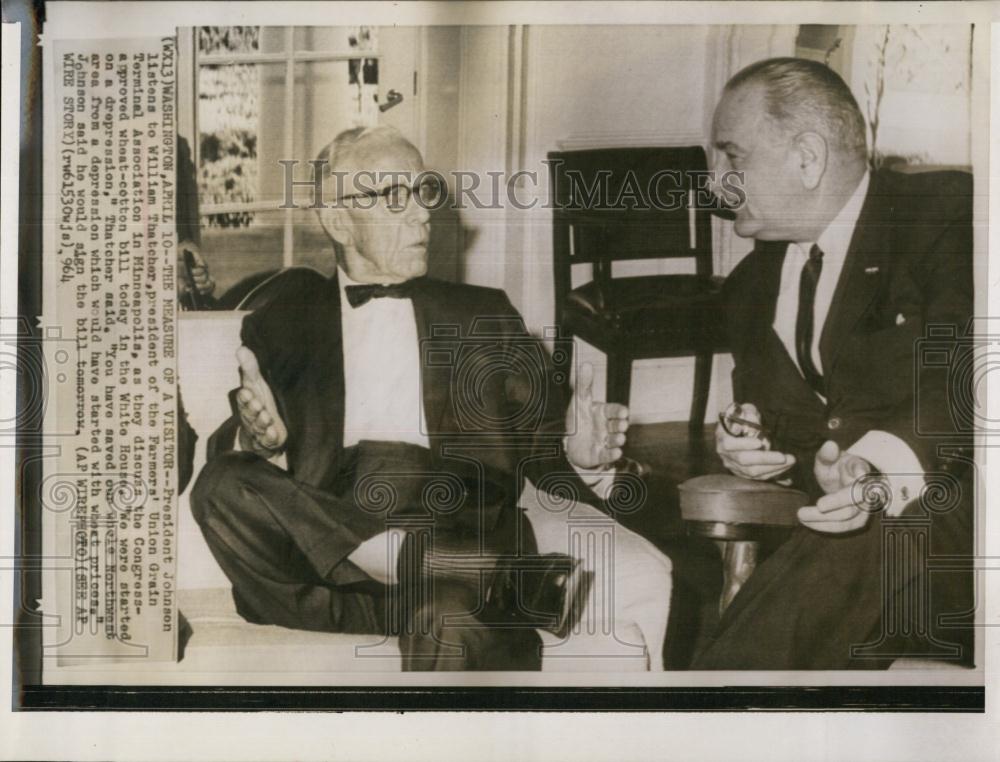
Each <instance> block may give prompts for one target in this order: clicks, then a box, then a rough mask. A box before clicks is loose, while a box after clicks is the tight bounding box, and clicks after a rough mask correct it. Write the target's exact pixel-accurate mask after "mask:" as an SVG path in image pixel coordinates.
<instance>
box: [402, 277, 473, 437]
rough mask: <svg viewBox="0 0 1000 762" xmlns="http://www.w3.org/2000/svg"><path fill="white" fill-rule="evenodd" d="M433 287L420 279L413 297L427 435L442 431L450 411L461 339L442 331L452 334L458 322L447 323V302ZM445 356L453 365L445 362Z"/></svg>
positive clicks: (414, 289) (430, 283)
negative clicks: (436, 298)
mask: <svg viewBox="0 0 1000 762" xmlns="http://www.w3.org/2000/svg"><path fill="white" fill-rule="evenodd" d="M432 288H433V283H432V282H430V281H428V280H427V279H426V278H421V279H420V280H418V281H417V282H416V284H415V285H414V288H413V294H412V296H411V301H412V302H413V313H414V317H415V318H416V321H417V337H418V340H419V341H420V384H421V391H422V394H423V403H424V416H425V419H426V425H427V434H428V436H430V435H432V434H437V433H438V432H439V431H441V423H442V418H443V417H444V414H445V411H446V410H447V409H448V402H449V396H450V389H451V377H452V371H453V367H454V362H455V361H457V359H458V358H457V354H458V342H457V338H458V337H454V338H452V337H451V336H450V333H446V334H442V330H444V331H446V332H450V331H451V329H452V328H454V327H455V326H453V325H451V323H455V322H456V321H448V320H447V316H446V313H443V312H442V305H443V304H445V303H446V302H445V301H444V300H435V299H434V297H433V294H432V293H430V292H431V290H432ZM436 329H437V330H436ZM457 330H461V328H458V329H457ZM439 350H440V351H439ZM446 356H448V357H450V358H451V359H452V362H448V361H446V360H445V357H446Z"/></svg>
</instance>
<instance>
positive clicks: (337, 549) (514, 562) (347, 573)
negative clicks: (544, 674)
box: [192, 128, 670, 670]
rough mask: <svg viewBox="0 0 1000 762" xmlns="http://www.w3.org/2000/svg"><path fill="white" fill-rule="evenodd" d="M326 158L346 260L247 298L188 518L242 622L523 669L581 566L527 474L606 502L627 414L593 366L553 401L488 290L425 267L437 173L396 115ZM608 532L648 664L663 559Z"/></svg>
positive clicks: (548, 370) (539, 354) (657, 633)
mask: <svg viewBox="0 0 1000 762" xmlns="http://www.w3.org/2000/svg"><path fill="white" fill-rule="evenodd" d="M321 158H322V159H325V160H326V166H325V171H326V179H327V181H328V182H327V183H326V188H325V194H324V195H325V196H326V198H325V200H326V201H327V207H328V208H325V209H322V210H321V211H320V220H321V222H322V224H323V226H324V228H325V229H326V231H327V232H328V233H329V235H330V237H331V239H332V241H333V242H334V245H335V250H336V254H337V262H338V273H337V275H336V276H334V277H332V278H329V279H327V278H325V277H323V276H321V275H319V274H318V273H316V272H314V271H311V270H306V269H301V268H299V269H293V270H290V271H286V272H284V273H281V274H279V275H278V276H276V277H275V278H272V279H271V280H270V281H268V282H267V283H265V284H263V285H262V286H261V287H259V288H258V289H257V291H256V292H255V293H254V294H252V295H251V296H250V298H249V302H250V304H251V305H253V306H254V307H255V309H254V312H253V313H252V314H251V315H250V316H248V317H247V318H246V319H245V320H244V323H243V330H242V334H241V336H242V340H243V344H244V346H243V347H242V348H241V349H240V352H239V360H240V366H241V373H242V387H241V389H240V390H239V391H238V393H237V394H236V395H235V403H236V406H237V412H236V414H235V415H234V416H233V418H232V419H230V421H229V422H228V423H227V424H225V425H223V427H222V428H221V429H220V430H219V431H218V432H217V433H216V434H215V435H214V436H213V438H212V441H211V442H210V443H209V448H208V449H209V462H208V463H207V465H206V467H205V469H204V470H203V471H202V473H201V475H200V476H199V478H198V481H197V483H196V485H195V489H194V491H193V494H192V508H193V511H194V513H195V516H196V518H197V520H198V522H199V524H200V525H201V527H202V530H203V532H204V534H205V537H206V539H207V541H208V543H209V545H210V547H211V548H212V550H213V553H214V554H215V556H216V558H217V560H218V561H219V563H220V565H221V566H222V568H223V570H224V571H225V572H226V573H227V575H228V576H229V578H230V579H231V581H232V582H233V588H234V590H233V594H234V598H235V600H236V603H237V607H238V610H239V611H240V613H241V614H243V616H245V617H246V618H247V619H249V620H250V621H255V622H262V623H272V624H280V625H284V626H287V627H297V628H305V629H315V630H328V631H333V632H359V633H385V634H391V635H399V636H400V647H401V650H402V652H403V664H404V668H406V669H489V670H498V669H537V668H538V667H539V665H540V641H539V638H538V635H537V633H536V631H535V628H536V627H538V628H542V629H548V630H550V631H552V632H555V633H558V634H560V635H564V634H566V633H567V632H568V630H569V628H570V627H571V626H572V624H573V621H574V619H575V617H576V616H578V615H579V613H580V608H581V606H582V598H583V597H585V595H586V592H587V586H588V584H589V581H590V576H591V571H589V570H587V569H584V568H583V566H582V565H581V563H580V560H579V559H578V558H574V557H572V556H571V555H569V554H567V553H566V552H565V551H566V550H568V547H567V546H568V542H567V525H566V514H565V511H563V512H562V516H561V517H559V516H558V515H557V512H555V511H553V513H552V514H551V515H548V516H547V515H537V514H536V516H535V517H534V518H533V519H532V521H529V520H528V519H527V517H526V515H525V513H524V511H522V510H521V509H520V508H519V507H518V498H519V497H520V494H521V489H522V486H523V480H524V477H525V476H527V477H528V478H529V479H531V480H532V481H533V482H534V484H535V485H536V486H542V487H544V486H551V487H554V488H557V491H558V489H559V488H561V490H562V492H563V494H565V493H566V492H567V491H569V492H571V493H573V494H574V495H575V496H576V497H577V498H579V500H580V501H588V500H589V501H590V502H593V503H595V504H598V505H602V506H603V502H602V499H601V498H602V497H603V496H604V495H606V494H607V489H609V488H612V487H613V486H614V485H613V480H614V479H615V472H614V468H613V465H612V464H613V463H614V462H615V461H617V460H618V459H620V458H621V455H622V451H621V447H622V445H623V444H624V442H625V432H626V430H627V428H628V411H627V409H626V408H624V407H623V406H621V405H611V404H605V403H600V402H594V401H593V400H592V398H591V392H590V385H591V383H592V369H589V368H588V369H586V370H583V371H582V373H581V377H580V378H579V379H578V384H577V393H576V398H575V400H574V401H573V404H572V405H571V406H570V407H569V411H568V412H567V406H566V400H565V398H564V397H563V395H562V394H561V393H560V388H561V384H560V383H559V380H560V379H557V378H556V377H555V376H556V374H555V371H554V369H553V368H552V366H551V364H550V362H549V359H548V357H547V355H546V354H545V352H544V350H543V349H542V347H541V346H540V345H539V344H538V342H537V341H535V340H534V339H533V338H532V337H531V336H530V335H529V334H528V333H527V331H526V330H525V327H524V324H523V321H522V320H521V318H520V315H519V314H518V313H517V311H516V310H515V309H514V307H513V306H512V305H511V304H510V301H509V300H508V299H507V297H506V295H505V294H504V293H503V292H502V291H498V290H495V289H488V288H481V287H475V286H468V285H461V284H454V283H445V282H441V281H435V280H432V279H429V278H426V277H424V276H425V273H426V269H427V241H428V236H429V213H428V207H429V206H433V205H434V204H435V203H437V202H438V200H439V194H440V188H439V187H437V185H436V183H435V180H434V178H433V177H430V176H428V175H427V174H426V173H425V172H424V168H423V163H422V160H421V157H420V154H419V152H418V151H417V150H416V149H415V148H414V147H413V146H412V145H410V144H409V143H408V142H406V141H405V140H404V139H403V138H402V137H401V136H400V135H399V133H398V132H396V131H395V130H392V129H390V128H372V129H355V130H349V131H347V132H345V133H342V134H341V135H340V136H338V137H337V139H336V140H335V141H334V142H333V143H332V144H331V146H330V147H328V149H327V150H326V151H325V152H324V154H323V155H322V156H321ZM331 196H335V198H333V199H332V200H331ZM546 480H548V482H547V481H546ZM592 488H593V490H596V491H598V492H600V493H601V496H598V494H595V491H592ZM573 510H574V513H576V512H577V511H578V510H580V511H584V512H587V511H589V512H593V513H597V511H596V509H594V508H592V507H590V506H587V505H585V504H584V503H583V502H580V503H579V504H578V505H577V507H575V508H574V509H573ZM577 515H579V514H577ZM598 515H601V514H598ZM553 522H555V523H556V524H557V525H558V526H557V527H556V531H555V532H553V528H552V527H551V526H546V525H551V524H552V523H553ZM560 522H561V523H560ZM553 535H556V536H561V538H562V542H563V545H562V548H558V547H554V546H553V544H552V542H551V540H549V541H547V542H546V541H543V540H545V539H546V538H551V537H552V536H553ZM618 539H621V544H620V545H619V550H620V551H621V555H622V556H623V557H624V559H625V560H626V561H625V562H626V565H627V566H628V565H629V561H630V567H629V568H631V570H632V571H631V576H632V579H631V580H628V579H620V580H618V582H619V583H620V584H619V585H618V586H617V587H616V592H617V596H616V603H615V609H616V611H622V610H623V607H624V610H625V611H627V610H628V607H629V606H631V607H632V612H631V613H632V614H633V618H634V620H635V621H636V622H637V623H639V624H640V627H643V634H644V636H645V637H646V640H647V647H648V649H649V660H650V663H651V665H653V666H656V665H657V664H658V662H659V658H660V654H661V652H662V647H663V638H664V637H665V631H666V617H667V608H668V606H669V593H670V590H669V588H670V578H669V571H670V567H669V562H668V561H667V560H666V558H665V557H663V556H662V555H660V554H659V553H658V552H657V551H656V550H655V549H654V548H653V547H652V546H651V545H649V544H648V543H644V542H643V541H641V540H640V538H638V537H637V536H634V535H632V534H631V533H629V532H628V530H625V529H624V528H621V532H619V533H617V534H616V542H617V540H618ZM637 582H639V583H640V584H636V583H637ZM628 585H632V586H634V589H629V588H628ZM618 599H620V601H619V600H618ZM643 623H644V624H643Z"/></svg>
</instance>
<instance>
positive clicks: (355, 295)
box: [344, 280, 413, 307]
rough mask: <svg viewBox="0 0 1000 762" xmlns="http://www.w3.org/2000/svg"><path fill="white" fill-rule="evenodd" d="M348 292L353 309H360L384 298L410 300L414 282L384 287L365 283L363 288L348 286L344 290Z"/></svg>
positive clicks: (348, 298) (409, 281) (348, 299)
mask: <svg viewBox="0 0 1000 762" xmlns="http://www.w3.org/2000/svg"><path fill="white" fill-rule="evenodd" d="M344 291H346V292H347V301H348V302H349V303H350V305H351V306H352V307H360V306H361V305H362V304H365V303H367V302H369V301H371V300H372V299H381V298H382V297H389V298H392V299H409V298H410V296H411V295H412V293H413V281H411V280H408V281H406V282H405V283H392V284H390V285H388V286H382V285H379V284H377V283H365V284H363V285H361V286H347V287H345V288H344Z"/></svg>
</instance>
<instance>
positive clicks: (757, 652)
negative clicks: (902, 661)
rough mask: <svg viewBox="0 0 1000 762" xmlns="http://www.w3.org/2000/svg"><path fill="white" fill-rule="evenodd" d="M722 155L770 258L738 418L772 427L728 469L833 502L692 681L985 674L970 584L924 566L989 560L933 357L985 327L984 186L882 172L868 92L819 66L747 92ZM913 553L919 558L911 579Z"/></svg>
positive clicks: (759, 79) (726, 439) (740, 321)
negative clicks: (773, 675) (724, 676)
mask: <svg viewBox="0 0 1000 762" xmlns="http://www.w3.org/2000/svg"><path fill="white" fill-rule="evenodd" d="M713 142H714V145H715V147H716V149H717V151H718V153H719V158H718V164H717V166H716V167H715V168H716V169H717V170H718V171H727V170H735V171H737V172H740V173H742V175H743V186H742V187H743V191H744V193H745V203H743V204H742V206H741V207H740V208H739V209H738V210H737V211H736V220H735V230H736V233H737V234H738V235H740V236H743V237H752V238H754V239H756V246H755V248H754V250H753V252H751V254H749V255H748V256H747V257H746V258H745V259H744V260H743V261H742V262H740V264H739V265H738V266H737V267H736V269H735V270H734V271H733V273H732V274H731V275H730V276H729V278H728V280H727V283H726V288H725V297H726V302H727V309H728V329H729V336H730V342H731V343H730V346H731V347H732V352H733V357H734V360H735V369H734V371H733V392H734V399H735V400H736V401H737V402H739V403H742V404H743V412H744V416H745V417H750V418H752V419H754V420H756V421H758V422H759V423H761V424H762V425H763V431H762V432H761V434H760V435H759V436H739V437H737V436H732V435H731V434H730V433H728V432H727V431H726V430H725V428H724V427H723V426H722V425H720V426H719V428H718V429H717V433H716V444H717V451H718V453H719V455H720V456H721V458H722V460H723V462H724V463H725V465H726V466H727V468H729V470H730V471H732V472H733V473H735V474H737V475H740V476H744V477H747V478H751V479H765V480H776V481H779V482H780V483H783V484H792V485H794V486H796V487H799V488H801V489H803V490H805V491H806V492H808V493H809V495H810V496H811V498H812V499H813V500H814V501H815V503H814V504H813V505H810V506H807V507H805V508H802V509H801V510H800V511H799V521H800V526H799V527H798V528H797V529H795V530H794V531H793V533H792V535H791V537H790V538H789V539H788V540H787V541H785V542H784V543H783V544H782V545H781V546H780V547H779V548H778V549H777V550H776V551H775V552H774V554H773V555H772V556H771V557H770V558H768V559H767V560H766V561H765V562H764V563H762V564H761V565H760V566H759V567H758V568H757V570H756V571H755V572H754V574H753V575H752V576H751V577H750V578H749V580H748V581H747V582H746V584H745V585H744V586H743V587H742V589H741V590H740V592H739V593H738V594H737V596H736V598H735V599H734V600H733V602H732V603H731V605H730V606H729V607H728V609H727V610H726V611H725V612H724V614H723V617H722V620H721V622H720V624H719V628H718V631H717V633H716V635H715V637H714V639H713V640H712V641H711V642H710V643H709V644H708V645H707V647H705V648H704V649H703V650H702V652H701V653H700V655H699V656H698V657H697V658H696V660H695V663H694V665H693V666H694V668H696V669H699V668H700V669H726V668H728V669H739V668H743V669H841V668H848V667H851V668H865V667H873V668H877V667H885V666H887V665H888V664H889V663H891V661H892V659H893V658H895V657H898V656H900V655H904V654H913V655H922V656H937V657H944V658H952V659H959V660H962V661H968V659H969V658H970V656H971V629H970V627H969V621H968V619H969V616H971V614H970V609H971V602H970V589H971V587H970V585H971V579H970V577H969V576H968V575H967V574H966V573H964V572H951V573H948V572H937V571H935V572H934V573H930V572H928V571H927V566H928V564H927V558H926V557H925V556H926V555H927V554H929V555H930V556H943V555H950V556H953V557H958V556H961V555H964V556H965V557H966V558H968V556H969V555H970V554H971V545H972V544H971V506H972V479H971V473H970V472H971V469H967V468H965V466H966V465H967V457H968V455H967V451H965V450H962V446H964V445H968V441H967V440H966V439H965V438H963V437H962V436H960V435H959V432H958V431H957V430H956V427H955V425H954V424H953V423H952V421H951V418H950V415H949V398H948V396H949V393H952V394H954V393H956V390H955V389H952V390H951V391H950V392H949V389H948V385H947V379H946V378H945V377H944V375H943V374H940V373H938V374H936V375H935V374H934V373H933V369H929V368H922V367H921V364H920V363H919V362H918V361H917V360H918V356H917V350H918V346H919V344H918V340H919V339H921V338H922V337H924V336H925V333H926V330H927V328H928V326H939V327H940V326H943V327H947V328H950V329H952V330H954V331H956V335H958V336H961V335H962V332H963V331H964V330H965V329H966V326H967V324H968V322H969V319H970V317H971V314H972V256H971V255H972V227H971V218H972V214H971V193H972V187H971V185H972V184H971V178H970V177H969V176H968V175H966V174H964V173H958V172H937V173H927V174H911V175H903V174H897V173H893V172H887V171H877V172H869V170H868V162H867V147H866V140H865V125H864V121H863V119H862V116H861V113H860V110H859V109H858V106H857V103H856V102H855V100H854V98H853V96H852V95H851V92H850V90H849V88H848V87H847V85H846V84H845V83H844V82H843V80H841V79H840V77H839V76H837V75H836V74H835V73H834V72H833V71H832V70H830V69H829V68H828V67H826V66H824V65H822V64H818V63H815V62H811V61H805V60H801V59H772V60H769V61H763V62H760V63H757V64H754V65H752V66H750V67H748V68H747V69H744V70H743V71H741V72H740V73H738V74H737V75H736V76H735V77H734V78H733V79H732V80H731V81H730V82H729V83H728V84H727V86H726V88H725V91H724V93H723V96H722V99H721V101H720V103H719V105H718V107H717V109H716V113H715V118H714V124H713ZM959 391H960V390H959ZM918 421H919V423H920V424H921V425H920V426H919V427H918V425H917V423H918ZM928 431H929V432H936V433H937V435H935V436H927V435H925V434H922V433H921V432H928ZM949 433H951V434H954V436H948V434H949ZM943 445H958V446H959V447H958V452H965V455H956V454H955V452H952V453H951V455H950V457H946V455H947V452H946V450H944V449H942V446H943ZM926 485H936V486H935V487H933V488H928V487H927V486H926ZM941 489H943V490H944V491H945V492H946V493H947V495H946V496H945V497H944V504H945V505H944V506H943V508H944V509H943V510H942V505H941V504H940V502H939V504H938V505H936V506H935V505H934V504H933V503H934V501H935V500H937V501H940V500H941V499H942V495H941V494H940V490H941ZM931 493H933V494H931ZM901 545H907V547H909V548H910V549H911V551H912V553H913V555H911V556H910V557H909V559H908V560H907V561H906V563H905V564H903V566H902V567H899V568H896V567H893V564H895V563H896V562H897V561H899V560H900V558H901V556H899V557H895V556H892V555H891V554H892V553H893V552H895V550H896V549H897V547H899V546H901ZM894 558H895V560H893V559H894ZM890 567H892V568H890ZM907 596H910V597H907ZM925 596H926V598H925ZM917 600H919V601H920V603H919V605H915V606H912V607H911V606H909V605H908V601H917ZM925 602H929V607H928V606H925V605H924V603H925ZM946 614H950V615H952V616H953V617H955V616H957V617H958V619H953V620H952V621H950V622H945V620H944V618H943V617H944V615H946ZM900 633H910V634H911V635H914V637H910V638H908V639H907V638H904V637H901V636H900Z"/></svg>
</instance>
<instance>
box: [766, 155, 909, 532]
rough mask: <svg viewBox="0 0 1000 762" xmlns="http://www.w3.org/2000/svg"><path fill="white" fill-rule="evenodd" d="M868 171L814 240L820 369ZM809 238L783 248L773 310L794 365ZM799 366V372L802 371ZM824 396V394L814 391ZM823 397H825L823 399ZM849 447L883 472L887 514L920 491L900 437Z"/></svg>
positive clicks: (872, 436) (878, 437) (815, 341)
mask: <svg viewBox="0 0 1000 762" xmlns="http://www.w3.org/2000/svg"><path fill="white" fill-rule="evenodd" d="M869 180H870V178H869V174H868V173H867V172H866V173H865V175H864V177H863V178H862V179H861V182H860V183H859V184H858V187H857V188H856V189H855V190H854V193H853V194H852V195H851V197H850V198H849V199H848V200H847V202H846V203H845V204H844V206H843V208H842V209H841V210H840V212H839V213H838V214H837V216H836V217H835V218H834V220H833V222H831V223H830V224H829V225H828V226H827V228H826V230H824V231H823V233H822V234H821V235H820V237H819V239H818V240H817V241H816V242H815V243H816V245H817V246H819V248H820V249H821V250H822V251H823V267H822V269H821V271H820V276H819V282H818V283H817V284H816V299H815V302H814V307H813V309H814V312H813V337H812V347H811V352H812V359H813V363H815V365H816V368H817V369H818V370H819V372H820V373H821V374H822V373H823V372H824V369H823V360H822V358H821V357H820V353H819V341H820V337H821V336H822V334H823V326H824V325H825V323H826V318H827V316H828V315H829V313H830V304H831V303H832V302H833V293H834V291H835V290H836V288H837V283H838V281H839V280H840V275H841V273H842V272H843V269H844V261H845V260H846V258H847V251H848V249H849V248H850V245H851V238H852V237H853V235H854V228H855V226H856V225H857V222H858V218H859V217H860V216H861V207H862V206H864V202H865V196H866V195H867V194H868V184H869ZM812 245H813V244H812V242H809V241H806V242H801V243H790V244H788V249H787V250H786V252H785V261H784V264H783V266H782V268H781V286H780V289H779V291H778V301H777V304H776V305H775V311H774V323H773V327H774V332H775V333H776V334H777V335H778V338H779V339H780V340H781V343H782V344H783V345H784V347H785V349H786V350H787V352H788V355H789V356H790V357H791V358H792V361H793V362H794V363H795V365H796V367H798V359H797V357H796V352H795V323H796V318H797V317H798V311H799V281H800V279H801V276H802V268H803V266H804V265H805V264H806V262H807V261H808V260H809V250H810V249H811V248H812ZM801 370H802V369H801V368H799V372H800V373H801ZM817 396H819V397H820V399H822V395H817ZM823 401H824V402H825V401H826V400H823ZM848 452H850V453H853V454H854V455H857V456H858V457H861V458H864V459H865V460H867V461H868V462H869V463H871V464H872V465H873V466H875V468H877V469H878V470H879V471H881V472H882V473H883V474H887V475H888V480H889V486H890V488H891V491H892V500H891V501H890V503H889V505H888V506H887V508H886V511H887V513H888V514H889V515H890V516H896V515H898V514H899V513H900V512H901V511H902V509H903V506H904V505H905V504H906V503H907V502H909V501H910V500H912V499H914V498H916V497H917V496H918V495H919V494H920V489H921V488H922V487H923V484H924V469H923V467H922V466H921V465H920V459H919V458H917V456H916V454H915V453H914V452H913V450H912V449H911V448H910V446H909V445H907V444H906V442H904V441H903V440H902V439H900V438H899V437H897V436H895V435H894V434H890V433H888V432H886V431H878V430H873V431H869V432H868V433H866V434H865V435H864V436H862V437H861V439H859V440H858V441H857V442H855V443H854V444H852V445H851V446H850V447H849V448H848Z"/></svg>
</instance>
